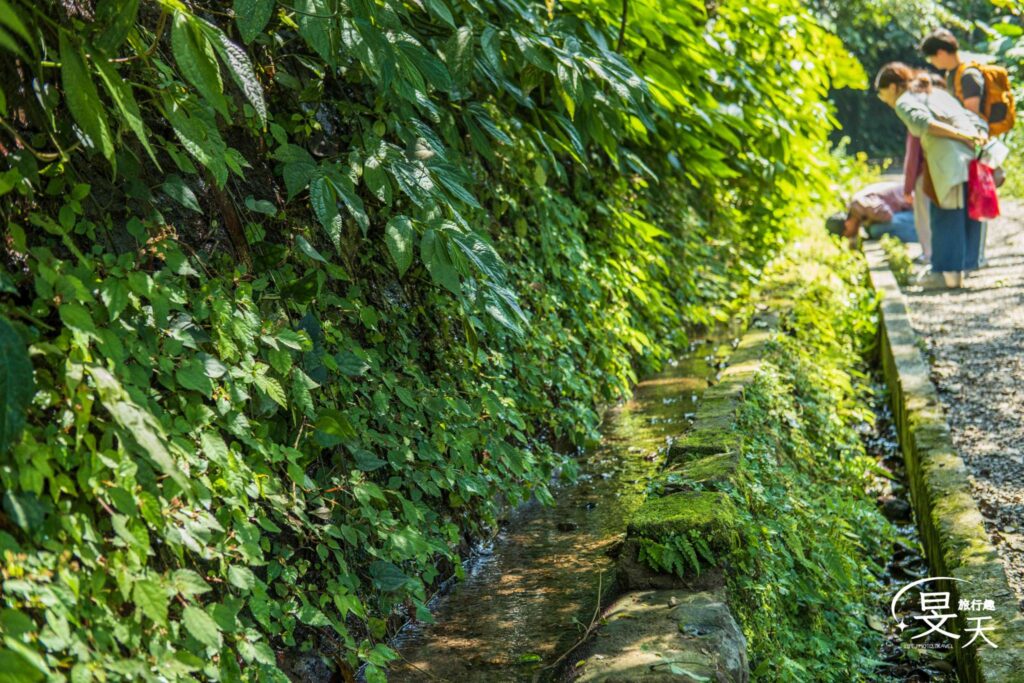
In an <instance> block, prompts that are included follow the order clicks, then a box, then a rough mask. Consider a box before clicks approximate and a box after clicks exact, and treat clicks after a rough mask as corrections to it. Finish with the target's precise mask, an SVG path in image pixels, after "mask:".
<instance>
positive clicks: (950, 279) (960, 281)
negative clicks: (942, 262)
mask: <svg viewBox="0 0 1024 683" xmlns="http://www.w3.org/2000/svg"><path fill="white" fill-rule="evenodd" d="M942 277H943V279H944V280H945V281H946V286H947V287H949V288H950V289H960V288H961V287H963V286H964V271H962V270H961V271H959V272H957V271H950V272H948V273H943V274H942Z"/></svg>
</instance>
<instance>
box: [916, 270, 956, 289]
mask: <svg viewBox="0 0 1024 683" xmlns="http://www.w3.org/2000/svg"><path fill="white" fill-rule="evenodd" d="M914 286H915V287H920V288H921V289H948V288H949V286H950V285H949V284H948V283H947V281H946V277H945V273H939V272H936V271H934V270H927V271H925V272H923V273H921V275H920V276H918V278H917V279H916V280H914Z"/></svg>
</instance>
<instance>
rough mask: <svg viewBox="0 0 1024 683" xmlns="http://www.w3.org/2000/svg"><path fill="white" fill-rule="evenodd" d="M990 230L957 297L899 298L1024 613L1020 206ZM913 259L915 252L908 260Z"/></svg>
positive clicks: (1023, 252) (1023, 243) (1023, 244)
mask: <svg viewBox="0 0 1024 683" xmlns="http://www.w3.org/2000/svg"><path fill="white" fill-rule="evenodd" d="M1002 210H1003V216H1002V217H1001V218H999V219H997V220H995V221H990V222H989V226H988V240H987V247H986V257H987V259H988V265H987V267H985V268H982V269H981V270H979V271H976V272H974V273H970V274H968V277H967V279H966V282H965V289H963V290H960V291H955V290H954V291H938V292H914V291H913V288H911V290H910V291H908V292H907V294H908V297H909V299H910V301H909V303H910V315H911V320H912V323H913V326H914V329H915V330H916V331H917V333H918V334H919V335H921V337H922V338H923V340H924V341H925V344H926V345H927V349H928V354H929V356H930V360H931V364H932V379H933V380H934V381H935V384H936V386H937V387H938V389H939V396H940V398H941V400H942V404H943V407H944V408H945V410H946V414H947V417H948V420H949V423H950V426H951V428H952V430H953V441H954V443H955V444H956V447H957V450H958V451H959V452H960V455H961V456H962V457H963V459H964V461H965V462H966V463H967V467H968V469H969V470H970V474H971V488H972V492H973V494H974V497H975V500H977V501H978V507H979V508H980V509H981V513H982V515H984V517H985V528H986V529H987V530H988V532H989V536H990V537H991V539H992V542H993V543H994V544H995V546H996V548H998V550H999V555H1000V557H1002V559H1003V562H1004V564H1005V565H1006V570H1007V575H1008V577H1009V580H1010V585H1011V586H1012V587H1013V590H1014V591H1016V593H1017V599H1018V607H1019V608H1020V609H1022V610H1024V204H1017V203H1011V202H1009V201H1004V202H1003V205H1002ZM912 253H913V252H912Z"/></svg>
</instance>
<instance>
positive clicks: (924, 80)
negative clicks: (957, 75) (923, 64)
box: [908, 69, 946, 92]
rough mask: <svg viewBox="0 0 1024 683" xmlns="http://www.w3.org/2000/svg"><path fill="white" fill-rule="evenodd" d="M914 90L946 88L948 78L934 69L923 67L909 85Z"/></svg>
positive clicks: (924, 90)
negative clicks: (929, 69)
mask: <svg viewBox="0 0 1024 683" xmlns="http://www.w3.org/2000/svg"><path fill="white" fill-rule="evenodd" d="M908 87H909V88H910V90H912V91H913V92H931V91H932V90H933V89H935V88H940V89H942V90H945V89H946V79H945V78H943V77H942V76H941V75H939V74H937V73H935V72H934V71H928V70H927V69H921V70H920V71H918V72H917V73H916V74H914V78H913V79H911V81H910V84H909V85H908Z"/></svg>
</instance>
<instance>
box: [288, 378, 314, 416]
mask: <svg viewBox="0 0 1024 683" xmlns="http://www.w3.org/2000/svg"><path fill="white" fill-rule="evenodd" d="M319 387H320V385H319V384H317V383H316V382H314V381H313V379H312V378H310V376H309V375H307V374H306V373H305V372H303V371H302V369H301V368H294V369H292V391H291V396H292V399H293V400H294V401H295V407H296V408H298V409H299V411H300V412H302V414H304V415H305V416H306V417H309V418H313V417H315V415H316V408H315V406H314V404H313V397H312V394H311V392H312V391H313V389H317V388H319Z"/></svg>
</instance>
